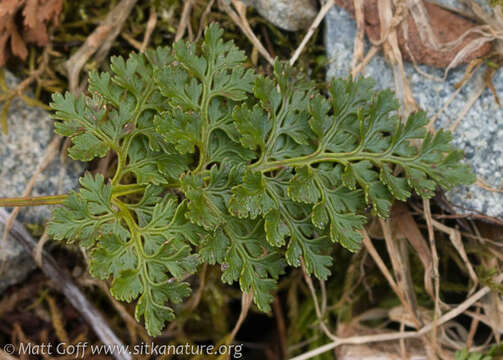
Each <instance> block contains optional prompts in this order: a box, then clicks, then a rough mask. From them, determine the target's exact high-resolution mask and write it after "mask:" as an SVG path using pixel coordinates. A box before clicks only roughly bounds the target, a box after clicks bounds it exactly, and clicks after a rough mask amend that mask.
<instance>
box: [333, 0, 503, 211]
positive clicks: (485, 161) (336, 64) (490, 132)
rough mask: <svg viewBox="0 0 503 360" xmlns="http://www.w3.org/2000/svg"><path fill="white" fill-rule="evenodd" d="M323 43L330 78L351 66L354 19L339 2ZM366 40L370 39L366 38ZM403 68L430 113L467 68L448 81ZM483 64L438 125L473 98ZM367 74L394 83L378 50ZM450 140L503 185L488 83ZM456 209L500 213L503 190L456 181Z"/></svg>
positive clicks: (502, 150)
mask: <svg viewBox="0 0 503 360" xmlns="http://www.w3.org/2000/svg"><path fill="white" fill-rule="evenodd" d="M446 1H448V0H446ZM325 26H326V31H325V44H326V50H327V55H328V57H329V61H330V65H329V68H328V72H327V73H328V74H327V76H328V78H332V77H340V76H343V77H346V76H347V75H348V73H349V71H350V68H351V58H352V55H353V41H354V37H355V33H356V25H355V23H354V21H353V19H352V18H351V16H350V15H349V14H348V13H347V12H346V11H345V10H343V9H341V8H338V7H337V6H335V7H333V8H332V10H331V11H330V12H329V13H328V14H327V17H326V19H325ZM367 45H368V44H367ZM405 68H406V74H407V78H408V80H409V84H410V86H411V89H412V93H413V94H414V97H415V100H416V102H417V104H418V105H419V106H420V107H421V108H422V109H423V110H425V111H426V112H427V113H428V115H429V116H433V115H434V114H436V113H437V112H438V111H439V110H440V109H441V108H442V106H443V105H444V104H445V102H446V101H447V99H449V97H450V96H451V94H453V93H454V92H455V90H456V89H455V87H454V85H455V84H456V83H457V82H459V81H460V80H461V79H462V78H463V76H464V73H465V67H464V66H463V67H460V68H457V69H455V70H452V71H451V72H450V73H449V75H448V77H447V79H446V81H443V82H439V81H434V80H431V79H429V78H426V77H425V76H424V75H422V74H420V73H418V72H417V71H416V70H415V69H414V67H413V66H412V65H411V64H406V66H405ZM420 69H421V70H422V71H424V72H426V73H428V74H432V75H434V76H436V77H437V78H441V77H442V76H443V72H442V71H441V70H438V69H433V68H430V67H427V66H420ZM483 70H484V69H481V70H479V72H478V73H477V74H476V75H475V79H471V80H470V82H469V83H468V84H466V85H465V86H464V87H463V89H462V90H461V92H460V93H459V94H458V95H457V96H456V97H455V98H454V100H453V101H452V103H451V104H450V105H449V106H448V107H447V109H446V111H444V112H443V113H442V115H441V116H439V118H438V120H437V122H436V124H435V126H436V127H437V128H440V127H446V126H450V125H448V124H452V123H453V122H454V121H455V120H456V118H457V117H458V115H459V114H460V112H461V111H462V110H463V108H464V106H465V105H466V103H467V102H468V100H469V99H470V98H471V96H472V94H473V93H474V91H475V89H476V88H477V86H478V83H479V81H480V80H481V79H480V77H481V76H482V74H483ZM364 74H365V76H370V77H373V78H374V79H375V80H376V82H377V86H378V87H379V88H394V78H393V74H392V70H391V68H390V66H389V65H388V64H387V63H386V61H385V60H384V58H383V56H381V54H378V55H376V56H375V57H374V58H373V60H372V61H371V62H370V63H369V64H368V65H367V66H366V68H365V71H364ZM493 82H494V86H495V88H496V91H497V93H498V94H503V71H501V70H499V71H498V72H497V73H495V74H494V76H493ZM454 145H455V146H457V147H458V148H461V149H463V150H464V151H465V156H466V161H467V162H468V163H469V164H470V165H471V166H472V167H473V168H474V171H475V173H476V175H477V177H478V178H479V179H482V180H483V181H485V182H486V183H487V184H489V185H490V186H492V187H493V188H500V187H501V186H502V185H503V176H502V175H503V156H502V155H503V109H502V108H500V107H499V106H498V105H497V104H496V102H495V101H494V97H493V95H492V93H491V92H490V91H489V90H488V89H486V90H484V92H483V94H482V96H481V97H480V98H479V99H478V100H477V101H476V102H475V103H474V105H473V106H472V107H471V109H470V110H469V111H468V113H467V114H466V115H465V116H464V117H463V119H462V121H461V123H460V124H459V125H458V126H457V128H456V129H455V131H454ZM446 196H447V198H448V200H449V201H450V202H451V203H453V204H454V205H456V207H457V211H458V212H460V213H469V212H480V213H483V214H486V215H489V216H495V217H499V218H502V219H503V193H501V192H500V193H498V192H491V191H488V190H485V189H483V188H481V187H480V186H478V185H472V186H467V187H458V188H456V189H453V190H452V191H450V192H448V193H447V194H446Z"/></svg>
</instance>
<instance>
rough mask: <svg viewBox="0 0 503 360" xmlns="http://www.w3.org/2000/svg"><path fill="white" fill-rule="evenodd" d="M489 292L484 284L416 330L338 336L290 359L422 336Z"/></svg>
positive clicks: (499, 277) (498, 278) (466, 308)
mask: <svg viewBox="0 0 503 360" xmlns="http://www.w3.org/2000/svg"><path fill="white" fill-rule="evenodd" d="M501 281H503V273H502V274H499V275H498V276H497V277H496V278H495V279H494V282H495V283H500V282H501ZM490 292H491V289H490V288H489V286H484V287H483V288H481V289H480V290H478V291H477V292H476V293H474V294H473V295H472V296H470V297H469V298H468V299H466V300H465V301H463V302H462V303H460V304H459V305H458V306H456V307H455V308H454V309H452V310H450V311H448V312H446V313H445V314H444V315H442V316H441V317H439V318H438V319H437V321H436V324H434V323H433V322H430V323H428V324H426V325H425V326H423V327H422V328H421V329H419V330H418V331H405V332H390V333H386V334H378V335H366V336H351V337H348V338H339V337H336V340H334V341H333V342H331V343H329V344H326V345H323V346H320V347H319V348H317V349H313V350H311V351H308V352H306V353H304V354H302V355H299V356H296V357H294V358H292V359H290V360H307V359H311V358H313V357H315V356H318V355H320V354H323V353H325V352H327V351H330V350H332V349H335V348H336V347H338V346H341V345H349V344H351V345H355V344H368V343H375V342H381V341H393V340H400V339H409V338H416V337H420V336H424V335H426V334H427V333H429V332H430V331H432V330H433V328H435V327H436V326H440V325H443V324H445V323H447V322H448V321H450V320H452V319H454V318H455V317H457V316H459V315H461V314H463V313H464V312H465V311H466V310H468V309H469V308H470V307H471V306H473V305H474V304H475V303H477V302H478V301H479V300H480V299H482V298H483V297H484V296H486V295H487V294H489V293H490Z"/></svg>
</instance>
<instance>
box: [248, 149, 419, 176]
mask: <svg viewBox="0 0 503 360" xmlns="http://www.w3.org/2000/svg"><path fill="white" fill-rule="evenodd" d="M361 160H370V161H373V162H388V163H392V164H397V165H402V166H403V165H404V164H407V165H408V166H410V167H413V168H418V169H421V170H423V171H426V169H424V168H423V167H422V166H420V165H418V164H417V162H415V160H417V156H412V157H409V158H403V157H397V156H394V155H389V152H385V153H369V152H350V153H319V152H314V153H312V154H309V155H306V156H299V157H295V158H290V159H283V160H276V161H268V162H264V163H261V164H259V163H257V164H254V165H256V166H254V165H252V166H251V168H252V169H253V170H255V171H260V172H268V171H272V170H277V169H280V168H284V167H301V166H306V165H311V164H313V163H319V162H337V163H340V164H343V165H346V164H348V163H349V162H352V161H361Z"/></svg>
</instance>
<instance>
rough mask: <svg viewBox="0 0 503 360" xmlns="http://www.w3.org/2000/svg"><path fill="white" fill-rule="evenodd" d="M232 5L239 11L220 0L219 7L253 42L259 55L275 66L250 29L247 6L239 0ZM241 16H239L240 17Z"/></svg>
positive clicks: (235, 0)
mask: <svg viewBox="0 0 503 360" xmlns="http://www.w3.org/2000/svg"><path fill="white" fill-rule="evenodd" d="M231 2H232V5H233V6H234V8H235V9H236V11H237V14H236V11H234V10H233V9H232V8H231V7H230V5H229V4H227V2H226V1H225V0H218V5H219V7H220V8H221V9H223V10H224V11H225V12H226V13H227V15H229V16H230V18H231V19H232V21H234V23H235V24H236V25H237V26H238V27H239V28H240V29H241V31H242V32H243V33H244V34H245V35H246V37H247V38H248V40H250V41H251V43H252V44H253V46H255V47H256V48H257V50H258V51H259V53H260V54H261V55H262V56H263V57H264V58H265V59H266V60H267V62H268V63H269V64H271V65H273V64H274V59H273V58H272V56H271V55H270V54H269V52H268V51H267V50H266V49H265V47H264V45H262V43H261V42H260V40H259V39H258V38H257V36H256V35H255V33H254V32H253V30H252V29H251V27H250V24H249V23H248V20H247V19H246V5H245V4H243V3H242V2H240V1H239V0H231ZM238 14H239V15H238Z"/></svg>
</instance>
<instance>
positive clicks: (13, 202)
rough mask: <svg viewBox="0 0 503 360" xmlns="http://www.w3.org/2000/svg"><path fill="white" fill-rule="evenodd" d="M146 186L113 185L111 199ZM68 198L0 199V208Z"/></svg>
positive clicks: (57, 203) (42, 203) (39, 203)
mask: <svg viewBox="0 0 503 360" xmlns="http://www.w3.org/2000/svg"><path fill="white" fill-rule="evenodd" d="M163 186H164V187H165V188H167V189H168V188H176V187H178V186H179V184H178V183H172V184H165V185H163ZM146 187H147V185H143V184H129V185H114V187H113V190H112V197H114V198H118V197H120V196H126V195H131V194H137V193H141V192H143V191H144V190H145V188H146ZM67 197H68V194H61V195H48V196H27V197H12V198H0V207H16V206H41V205H59V204H62V203H63V201H64V200H65V199H66V198H67Z"/></svg>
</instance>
